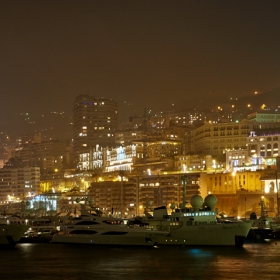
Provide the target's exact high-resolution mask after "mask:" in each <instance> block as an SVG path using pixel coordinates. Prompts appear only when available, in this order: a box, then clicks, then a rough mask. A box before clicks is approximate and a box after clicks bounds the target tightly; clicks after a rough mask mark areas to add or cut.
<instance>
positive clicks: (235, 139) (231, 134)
mask: <svg viewBox="0 0 280 280" xmlns="http://www.w3.org/2000/svg"><path fill="white" fill-rule="evenodd" d="M277 125H278V126H279V124H277V123H254V122H249V121H248V120H243V121H242V122H240V123H233V122H231V123H215V124H213V123H206V124H204V125H203V126H201V127H199V128H196V129H194V130H193V131H192V132H191V139H190V141H191V143H190V145H191V151H192V152H194V153H196V154H209V155H212V156H217V155H222V154H223V153H225V152H226V151H227V150H233V149H235V150H237V149H247V137H248V135H250V132H251V131H255V130H259V129H261V128H262V129H263V128H268V127H277Z"/></svg>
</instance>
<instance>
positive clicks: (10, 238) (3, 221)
mask: <svg viewBox="0 0 280 280" xmlns="http://www.w3.org/2000/svg"><path fill="white" fill-rule="evenodd" d="M27 229H28V226H27V225H26V224H24V223H21V222H20V220H18V221H16V220H13V221H10V220H9V218H7V217H2V218H0V245H4V246H9V247H14V246H15V245H16V244H17V243H18V242H19V240H20V238H21V237H22V236H23V235H24V233H25V232H26V230H27Z"/></svg>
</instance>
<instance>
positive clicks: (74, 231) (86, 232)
mask: <svg viewBox="0 0 280 280" xmlns="http://www.w3.org/2000/svg"><path fill="white" fill-rule="evenodd" d="M96 233H97V231H94V230H84V229H75V230H72V231H71V232H70V233H69V234H90V235H93V234H96Z"/></svg>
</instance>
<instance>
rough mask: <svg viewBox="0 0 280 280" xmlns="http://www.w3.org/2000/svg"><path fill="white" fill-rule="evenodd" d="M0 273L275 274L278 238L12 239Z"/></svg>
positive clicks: (279, 266) (279, 265)
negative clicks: (222, 241)
mask: <svg viewBox="0 0 280 280" xmlns="http://www.w3.org/2000/svg"><path fill="white" fill-rule="evenodd" d="M3 279H19V280H20V279H38V280H40V279H54V280H56V279H62V280H64V279H65V280H71V279H84V280H87V279H92V280H93V279H127V280H128V279H144V280H148V279H172V280H173V279H174V280H175V279H200V280H203V279H215V280H220V279H244V280H245V279H252V280H253V279H254V280H255V279H265V280H266V279H280V242H270V243H251V244H245V245H244V247H243V248H242V249H237V248H234V247H233V248H231V247H227V248H224V247H159V248H143V247H140V248H138V247H133V248H131V247H106V246H105V247H104V246H103V247H102V246H101V247H100V246H87V245H82V246H81V245H68V244H51V243H49V244H18V245H17V246H16V248H14V249H7V248H5V249H4V248H1V249H0V280H3Z"/></svg>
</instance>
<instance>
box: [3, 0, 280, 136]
mask: <svg viewBox="0 0 280 280" xmlns="http://www.w3.org/2000/svg"><path fill="white" fill-rule="evenodd" d="M279 30H280V1H279V0H276V1H271V0H264V1H258V0H254V1H250V0H240V1H239V0H232V1H231V0H226V1H225V0H221V1H215V0H211V1H209V0H206V1H204V0H195V1H188V0H185V1H179V0H169V1H165V0H158V1H156V0H150V1H145V0H141V1H140V0H139V1H137V0H130V1H120V0H114V1H106V0H100V1H94V0H91V1H83V0H77V1H70V0H65V1H64V0H56V1H51V0H34V1H29V0H20V1H16V0H1V1H0V35H1V41H0V43H1V49H0V50H1V51H0V130H3V129H11V128H12V127H15V129H16V124H15V122H17V120H18V115H19V114H20V113H22V112H29V116H30V119H32V121H34V122H35V123H36V122H38V121H39V118H40V117H41V116H42V115H47V114H49V112H51V111H55V112H65V115H66V116H70V115H71V114H72V104H73V100H74V97H75V96H76V95H78V94H90V95H94V96H96V98H100V97H105V98H112V99H114V100H116V101H118V102H119V104H120V116H121V120H124V119H125V118H126V117H127V116H129V115H134V114H138V115H142V114H143V111H144V108H152V109H153V110H167V109H168V110H170V109H182V108H184V107H185V106H194V104H195V103H196V102H203V100H205V99H206V98H209V96H210V97H211V98H212V99H214V98H216V99H218V98H219V97H221V96H227V97H231V96H233V97H237V96H238V97H240V96H243V95H249V94H253V93H254V92H255V91H258V92H265V91H269V90H272V89H273V88H276V87H279V86H280V32H279ZM34 127H35V126H34Z"/></svg>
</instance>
